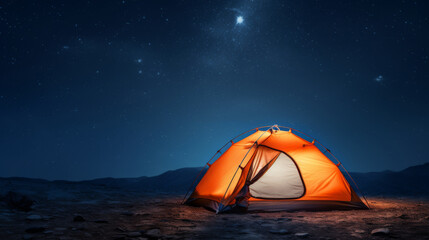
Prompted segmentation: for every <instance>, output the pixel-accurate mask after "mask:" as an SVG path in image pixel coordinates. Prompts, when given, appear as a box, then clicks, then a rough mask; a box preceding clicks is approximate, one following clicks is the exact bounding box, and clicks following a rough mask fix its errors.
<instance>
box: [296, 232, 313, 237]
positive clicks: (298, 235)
mask: <svg viewBox="0 0 429 240" xmlns="http://www.w3.org/2000/svg"><path fill="white" fill-rule="evenodd" d="M309 235H310V234H308V233H295V236H296V237H301V238H305V237H308V236H309Z"/></svg>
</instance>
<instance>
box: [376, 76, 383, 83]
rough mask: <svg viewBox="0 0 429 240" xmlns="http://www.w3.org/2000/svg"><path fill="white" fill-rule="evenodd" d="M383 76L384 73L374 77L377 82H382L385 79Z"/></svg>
mask: <svg viewBox="0 0 429 240" xmlns="http://www.w3.org/2000/svg"><path fill="white" fill-rule="evenodd" d="M383 79H384V78H383V76H382V75H379V76H378V77H376V78H374V80H375V81H376V82H381V81H383Z"/></svg>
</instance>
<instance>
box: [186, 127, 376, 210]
mask: <svg viewBox="0 0 429 240" xmlns="http://www.w3.org/2000/svg"><path fill="white" fill-rule="evenodd" d="M263 129H266V130H263ZM281 129H283V130H281ZM252 132H253V133H252ZM246 134H247V135H248V136H247V137H244V138H243V139H241V140H240V141H238V142H234V139H233V140H231V141H230V142H228V143H227V144H226V145H225V146H224V147H223V148H221V149H220V150H219V151H217V153H216V154H215V156H218V155H220V154H221V155H220V157H219V158H217V160H216V161H215V162H213V163H212V164H211V163H210V162H211V161H212V160H213V159H214V157H215V156H214V157H213V158H212V159H211V160H210V161H209V162H208V163H207V166H209V168H208V170H207V171H206V173H205V174H204V176H203V177H202V178H201V180H200V181H199V183H198V185H197V186H196V187H195V188H194V190H193V192H192V194H191V195H190V196H189V198H187V199H186V197H187V195H188V193H187V194H186V195H185V199H186V202H185V203H186V204H188V205H194V206H203V207H206V208H210V209H213V210H214V211H216V212H217V213H220V212H224V211H229V210H268V211H278V210H298V209H301V210H302V209H306V210H310V209H316V210H322V209H323V210H325V209H368V206H367V205H366V204H364V203H363V202H362V200H361V199H360V198H359V196H358V195H357V194H356V193H355V191H354V190H353V188H352V187H351V186H350V184H349V183H348V181H347V180H346V178H345V177H344V176H343V174H342V172H341V170H340V168H339V167H340V166H341V167H342V165H341V163H340V162H339V161H338V160H337V159H336V158H335V157H334V156H333V155H332V154H331V152H330V151H329V150H328V149H327V148H325V147H324V146H323V145H321V144H320V143H319V142H317V141H316V140H314V139H309V140H306V139H305V138H308V135H305V134H303V133H302V132H299V131H297V130H295V129H292V128H285V127H279V126H277V125H274V126H271V127H261V128H256V129H253V130H250V131H247V132H245V133H243V134H241V135H239V136H237V137H236V138H239V137H243V136H246ZM249 134H250V135H249ZM236 138H235V139H236ZM224 149H226V151H224V152H223V154H222V151H223V150H224ZM324 153H327V154H326V155H325V154H324ZM328 156H329V157H331V158H333V159H335V160H336V161H337V162H338V163H337V164H335V163H333V162H332V161H331V160H330V158H329V157H328ZM343 169H344V167H343ZM344 171H345V172H346V173H347V171H346V170H345V169H344ZM202 172H203V171H202ZM200 174H201V173H200ZM347 174H348V173H347ZM349 176H350V175H349ZM198 178H199V177H197V179H198ZM350 178H351V177H350ZM351 180H352V179H351ZM193 185H194V184H193ZM192 187H193V186H191V189H192ZM356 187H357V186H356ZM188 192H189V191H188Z"/></svg>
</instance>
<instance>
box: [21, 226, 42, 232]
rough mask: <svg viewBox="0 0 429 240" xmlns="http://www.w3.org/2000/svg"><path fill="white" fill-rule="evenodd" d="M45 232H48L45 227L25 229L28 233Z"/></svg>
mask: <svg viewBox="0 0 429 240" xmlns="http://www.w3.org/2000/svg"><path fill="white" fill-rule="evenodd" d="M45 230H46V228H44V227H31V228H27V229H25V232H26V233H40V232H43V231H45Z"/></svg>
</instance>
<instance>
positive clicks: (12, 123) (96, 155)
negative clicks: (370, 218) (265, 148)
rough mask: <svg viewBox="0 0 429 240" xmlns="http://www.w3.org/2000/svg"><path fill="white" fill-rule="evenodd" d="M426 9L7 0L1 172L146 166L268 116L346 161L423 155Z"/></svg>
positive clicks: (150, 168)
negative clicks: (311, 138) (325, 147)
mask: <svg viewBox="0 0 429 240" xmlns="http://www.w3.org/2000/svg"><path fill="white" fill-rule="evenodd" d="M428 12H429V3H428V2H427V1H416V2H414V1H336V2H335V1H295V2H292V1H256V0H255V1H229V0H228V1H206V0H204V1H158V0H157V1H2V2H1V3H0V46H1V54H0V55H1V56H0V126H1V128H0V176H5V177H7V176H25V177H38V178H47V179H72V180H80V179H89V178H96V177H107V176H111V177H135V176H142V175H156V174H159V173H162V172H164V171H166V170H171V169H176V168H181V167H191V166H201V165H203V164H204V163H205V162H206V161H207V160H208V159H209V158H210V157H211V155H212V154H214V153H215V152H216V150H217V149H218V148H220V147H221V146H222V145H223V144H224V143H225V142H226V141H228V140H229V139H231V138H232V137H234V136H235V135H238V134H239V133H241V132H243V131H246V130H248V129H251V128H255V127H258V126H264V125H270V124H275V123H277V124H279V125H283V126H290V127H293V128H296V129H298V130H301V131H303V132H306V133H308V134H310V135H311V136H313V137H315V138H316V139H318V140H319V141H320V142H321V143H322V144H324V145H326V146H327V147H328V148H330V149H331V150H332V152H333V153H334V154H335V155H336V156H337V157H338V158H339V159H340V161H342V162H343V163H344V166H345V167H346V168H348V170H350V171H378V170H385V169H392V170H399V169H402V168H405V167H407V166H410V165H416V164H420V163H424V162H427V161H428V158H427V156H426V154H425V152H426V151H425V150H426V149H427V146H426V145H427V144H426V142H427V136H428V132H429V131H428V127H427V124H428V122H429V107H428V103H429V91H428V90H429V66H428V62H429V44H428V43H429V15H428ZM240 16H241V17H242V18H243V22H242V23H237V18H238V17H240Z"/></svg>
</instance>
